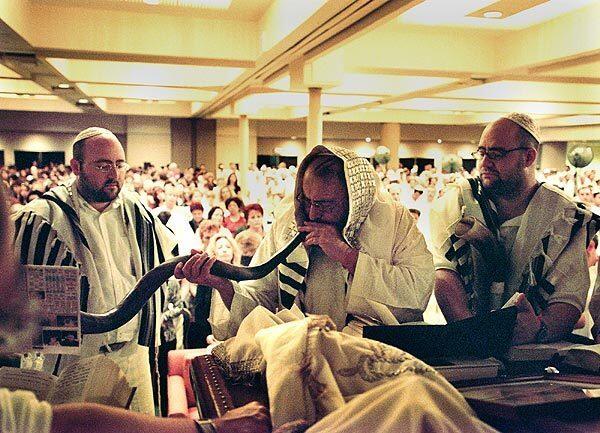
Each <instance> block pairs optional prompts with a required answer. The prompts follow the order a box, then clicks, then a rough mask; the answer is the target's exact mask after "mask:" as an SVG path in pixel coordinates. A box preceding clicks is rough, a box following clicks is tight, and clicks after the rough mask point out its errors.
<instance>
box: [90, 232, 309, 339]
mask: <svg viewBox="0 0 600 433" xmlns="http://www.w3.org/2000/svg"><path fill="white" fill-rule="evenodd" d="M305 237H306V233H298V234H297V235H296V236H295V237H294V238H293V239H292V240H291V241H290V242H289V243H288V244H287V245H286V246H285V247H283V248H282V249H281V250H279V251H278V252H277V253H276V254H275V255H274V256H273V257H271V258H270V259H269V260H267V261H266V262H265V263H263V264H262V265H257V266H248V267H246V266H235V265H231V264H229V263H225V262H221V261H219V260H217V261H216V262H215V263H214V264H213V266H212V268H211V269H210V273H211V274H212V275H216V276H217V277H223V278H227V279H229V280H234V281H246V280H258V279H260V278H263V277H265V276H267V275H268V274H269V273H270V272H271V271H273V270H274V269H275V267H277V265H279V264H280V263H282V262H283V261H284V260H285V258H286V257H287V256H289V255H290V254H291V253H292V251H294V250H295V249H296V247H297V246H298V245H300V243H301V242H302V241H303V240H304V238H305ZM190 257H191V256H189V255H187V256H180V257H175V258H174V259H171V260H169V261H166V262H164V263H162V264H160V265H159V266H157V267H155V268H154V269H152V270H151V271H149V272H148V273H147V274H146V275H144V276H143V277H142V278H141V279H140V280H139V281H138V282H137V284H136V285H135V287H134V288H133V289H132V290H131V291H130V292H129V293H128V294H127V295H126V296H125V298H123V300H122V301H121V302H120V303H119V305H117V306H116V307H115V308H113V309H112V310H109V311H107V312H105V313H85V312H83V311H82V312H81V332H82V333H83V334H101V333H103V332H109V331H112V330H114V329H117V328H119V327H121V326H123V325H124V324H126V323H127V322H129V321H130V320H131V319H132V318H133V317H134V316H135V315H136V314H137V313H138V312H139V311H140V310H141V309H142V308H143V307H144V305H145V304H146V302H148V299H150V297H151V296H152V295H153V294H154V292H156V290H158V289H159V288H160V287H161V286H162V285H163V284H164V283H165V281H167V280H168V279H169V278H171V277H172V276H173V273H174V272H175V267H176V266H177V264H178V263H185V262H187V261H188V259H189V258H190Z"/></svg>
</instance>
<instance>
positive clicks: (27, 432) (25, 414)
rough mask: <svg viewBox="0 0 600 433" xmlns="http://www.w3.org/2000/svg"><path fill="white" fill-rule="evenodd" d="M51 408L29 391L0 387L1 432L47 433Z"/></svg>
mask: <svg viewBox="0 0 600 433" xmlns="http://www.w3.org/2000/svg"><path fill="white" fill-rule="evenodd" d="M51 426H52V408H51V407H50V404H48V403H47V402H45V401H39V400H38V399H37V398H36V397H35V395H34V394H33V393H32V392H30V391H9V390H8V389H6V388H0V431H2V433H49V432H50V427H51Z"/></svg>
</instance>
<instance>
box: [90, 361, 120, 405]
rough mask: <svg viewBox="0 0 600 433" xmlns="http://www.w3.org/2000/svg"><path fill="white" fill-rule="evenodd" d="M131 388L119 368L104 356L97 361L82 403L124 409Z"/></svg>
mask: <svg viewBox="0 0 600 433" xmlns="http://www.w3.org/2000/svg"><path fill="white" fill-rule="evenodd" d="M130 394H131V387H130V386H129V383H128V382H127V379H126V378H125V374H124V373H123V372H122V371H121V369H120V368H119V366H118V365H117V364H116V363H115V362H114V361H113V360H111V359H110V358H107V357H105V356H103V357H101V359H99V360H98V362H97V364H96V366H95V367H94V371H93V372H92V374H91V376H90V378H89V380H88V387H87V389H86V392H85V395H84V401H87V402H93V403H100V404H106V405H109V406H115V407H123V408H124V407H125V406H126V405H127V401H128V400H129V396H130Z"/></svg>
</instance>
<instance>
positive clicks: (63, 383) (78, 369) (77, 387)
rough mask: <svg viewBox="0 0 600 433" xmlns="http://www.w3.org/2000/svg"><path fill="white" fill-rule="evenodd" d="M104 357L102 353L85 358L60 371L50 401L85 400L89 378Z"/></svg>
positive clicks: (57, 402)
mask: <svg viewBox="0 0 600 433" xmlns="http://www.w3.org/2000/svg"><path fill="white" fill-rule="evenodd" d="M102 358H103V356H102V355H98V356H93V357H91V358H83V359H80V360H79V361H78V362H75V363H73V364H71V365H69V366H68V367H66V368H65V369H64V370H63V371H62V372H61V373H60V376H59V377H58V381H57V382H56V385H55V387H54V391H53V392H52V393H51V394H50V395H49V397H48V401H49V402H50V403H52V404H61V403H71V402H81V401H83V400H84V396H85V394H86V391H87V388H88V382H89V380H88V379H89V377H90V375H91V374H92V372H93V371H94V370H95V369H96V368H97V366H98V362H99V360H101V359H102ZM105 380H110V377H106V378H105Z"/></svg>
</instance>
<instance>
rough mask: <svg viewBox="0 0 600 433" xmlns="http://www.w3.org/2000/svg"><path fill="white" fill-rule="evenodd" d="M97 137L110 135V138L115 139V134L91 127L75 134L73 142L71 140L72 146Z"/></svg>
mask: <svg viewBox="0 0 600 433" xmlns="http://www.w3.org/2000/svg"><path fill="white" fill-rule="evenodd" d="M98 135H111V136H113V137H115V134H113V133H112V132H110V131H109V130H108V129H105V128H100V127H98V126H92V127H90V128H86V129H84V130H83V131H81V132H80V133H79V134H77V137H75V140H73V144H75V143H77V142H78V141H81V140H86V139H88V138H92V137H97V136H98ZM115 138H116V137H115Z"/></svg>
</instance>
